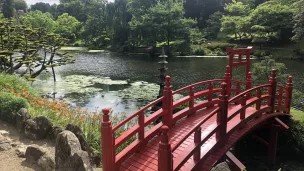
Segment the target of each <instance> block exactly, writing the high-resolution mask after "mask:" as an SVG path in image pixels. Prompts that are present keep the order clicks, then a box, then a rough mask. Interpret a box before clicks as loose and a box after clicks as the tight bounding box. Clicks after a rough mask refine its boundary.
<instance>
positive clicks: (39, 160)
mask: <svg viewBox="0 0 304 171" xmlns="http://www.w3.org/2000/svg"><path fill="white" fill-rule="evenodd" d="M16 151H17V150H16ZM25 160H26V161H27V162H29V163H34V164H37V165H39V166H40V167H42V168H43V170H45V171H53V170H55V159H54V157H52V156H51V155H50V153H49V152H48V151H47V150H46V149H44V148H41V147H39V146H37V145H31V146H28V147H27V148H26V151H25Z"/></svg>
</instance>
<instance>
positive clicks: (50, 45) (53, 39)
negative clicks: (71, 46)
mask: <svg viewBox="0 0 304 171" xmlns="http://www.w3.org/2000/svg"><path fill="white" fill-rule="evenodd" d="M0 26H1V27H0V47H1V51H0V57H1V59H2V60H0V69H1V70H3V71H4V72H8V73H14V72H15V71H16V70H18V69H19V68H20V67H22V66H26V68H27V70H26V71H25V72H24V73H22V74H21V76H25V77H26V78H28V79H29V80H33V78H36V77H37V76H38V75H39V74H40V73H41V72H42V71H44V70H46V69H47V68H51V69H52V71H53V76H54V80H55V81H56V78H55V72H54V67H56V66H60V65H64V64H66V63H70V62H73V59H71V56H70V55H69V54H67V53H57V50H58V49H60V47H61V46H62V45H64V44H65V43H66V39H63V38H62V37H61V36H60V35H57V34H52V33H48V32H46V31H45V30H43V29H31V28H28V27H26V26H24V25H19V24H16V23H15V22H14V21H13V20H5V19H4V20H1V21H0ZM41 50H42V51H43V54H42V55H41V53H39V52H40V51H41ZM48 55H50V56H48ZM55 56H56V58H55ZM34 69H36V70H34Z"/></svg>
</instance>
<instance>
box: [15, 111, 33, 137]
mask: <svg viewBox="0 0 304 171" xmlns="http://www.w3.org/2000/svg"><path fill="white" fill-rule="evenodd" d="M30 118H31V115H30V114H29V112H28V110H27V109H26V108H21V109H20V110H19V111H18V112H17V114H16V127H17V130H18V131H19V133H23V132H24V128H25V122H26V121H27V120H28V119H30Z"/></svg>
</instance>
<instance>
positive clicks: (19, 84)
mask: <svg viewBox="0 0 304 171" xmlns="http://www.w3.org/2000/svg"><path fill="white" fill-rule="evenodd" d="M2 101H6V103H2ZM0 102H1V103H0V104H1V105H0V111H1V112H0V119H3V118H10V119H4V120H6V121H8V122H12V119H11V118H12V113H14V112H17V111H18V110H19V109H20V108H21V107H26V108H28V109H29V111H30V114H31V116H32V117H36V116H47V117H48V118H49V119H50V120H51V122H52V123H53V124H54V126H60V127H62V128H65V127H66V125H67V124H69V123H72V124H75V125H78V126H79V127H80V128H81V129H82V130H83V132H84V134H85V136H86V138H87V141H88V143H89V144H90V145H91V147H92V148H93V150H94V151H95V152H96V153H97V154H98V155H100V154H101V147H100V122H101V117H102V115H101V109H99V108H98V107H96V111H95V112H88V111H87V110H81V109H80V108H72V107H70V106H69V104H67V103H65V101H64V100H60V101H57V100H49V99H44V98H41V97H40V96H39V94H38V93H37V92H36V91H35V90H34V89H33V88H32V87H31V86H30V85H28V83H27V81H26V80H24V79H22V78H18V77H16V76H13V75H7V74H0ZM8 102H10V103H8ZM16 104H18V105H16ZM111 116H112V118H111V120H112V121H113V125H116V124H117V123H119V122H120V121H121V120H123V119H125V118H126V115H125V113H124V112H122V113H115V114H111ZM131 125H132V123H131ZM131 125H129V126H131ZM127 127H128V126H127ZM127 127H123V128H122V129H120V130H118V131H116V136H118V135H120V134H122V133H123V132H124V131H125V130H124V129H126V128H127ZM121 148H123V146H122V147H121Z"/></svg>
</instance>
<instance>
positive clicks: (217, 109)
mask: <svg viewBox="0 0 304 171" xmlns="http://www.w3.org/2000/svg"><path fill="white" fill-rule="evenodd" d="M219 109H220V108H219V107H217V108H216V109H214V110H213V111H212V112H211V113H210V114H208V116H207V117H206V118H204V119H203V120H202V121H200V122H199V123H197V124H196V125H195V126H194V127H192V129H191V130H190V131H189V132H188V133H187V134H186V135H184V137H183V138H182V139H181V140H179V141H178V142H177V143H176V144H175V145H174V146H173V147H172V152H174V151H175V150H176V149H177V148H178V147H179V146H180V145H181V144H182V143H183V142H184V141H185V140H186V139H187V138H188V137H189V136H191V135H192V134H193V133H194V132H195V131H196V130H197V129H198V128H200V127H201V125H203V124H204V123H205V122H206V121H208V120H209V119H210V118H211V117H212V116H214V115H215V114H217V113H218V112H219Z"/></svg>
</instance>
